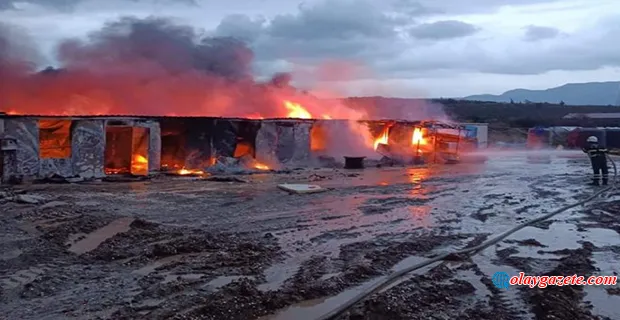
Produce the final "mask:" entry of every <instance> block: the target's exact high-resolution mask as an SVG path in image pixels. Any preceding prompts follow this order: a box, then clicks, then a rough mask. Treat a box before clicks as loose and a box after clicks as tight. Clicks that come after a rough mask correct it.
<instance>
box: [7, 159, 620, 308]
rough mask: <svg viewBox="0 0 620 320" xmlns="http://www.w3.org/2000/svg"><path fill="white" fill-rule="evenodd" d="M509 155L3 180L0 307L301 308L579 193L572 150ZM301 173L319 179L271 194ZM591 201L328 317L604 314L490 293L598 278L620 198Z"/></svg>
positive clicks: (611, 291) (556, 299) (330, 302)
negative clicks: (227, 178) (18, 183)
mask: <svg viewBox="0 0 620 320" xmlns="http://www.w3.org/2000/svg"><path fill="white" fill-rule="evenodd" d="M525 161H526V160H525V157H524V156H501V157H500V156H493V157H491V159H490V160H489V161H488V162H487V163H486V164H477V165H465V164H461V165H457V166H443V167H434V168H396V167H394V168H380V169H375V168H372V169H366V170H363V171H343V170H338V169H321V170H293V171H291V172H288V173H280V174H260V175H252V176H244V177H242V178H243V179H236V180H233V181H232V182H215V181H201V180H195V179H188V178H172V177H162V178H156V179H153V180H150V181H146V182H132V183H105V182H100V183H87V184H79V185H70V184H66V185H59V184H57V185H33V186H30V187H20V188H16V189H6V190H3V191H2V193H1V198H2V200H0V201H2V204H1V207H0V210H1V212H2V214H1V215H0V219H2V221H1V222H0V228H2V237H1V240H0V241H1V246H0V247H1V248H2V250H1V252H0V276H1V277H0V284H1V288H2V291H1V295H0V299H1V302H2V303H0V315H1V316H0V317H4V318H6V319H258V318H260V319H296V320H302V319H315V318H317V317H318V316H320V315H321V314H323V313H325V312H327V311H329V310H330V309H331V308H333V307H335V306H336V305H338V303H342V302H344V301H345V300H347V299H348V298H349V297H351V296H352V295H354V294H355V293H356V292H357V291H355V289H356V288H358V287H359V286H364V285H365V284H367V283H368V282H369V281H373V279H375V278H377V277H379V276H381V275H385V274H386V273H388V272H389V271H390V270H395V269H399V268H404V267H406V266H408V265H411V264H414V263H417V262H419V261H421V260H422V259H424V258H425V257H429V256H432V255H434V254H437V253H442V252H446V251H452V250H455V249H458V248H462V247H464V246H466V245H474V244H477V243H480V242H481V241H483V240H484V239H486V238H487V237H489V236H490V235H491V234H497V233H499V232H501V231H504V230H506V229H508V228H510V227H511V226H513V225H515V224H516V223H519V222H520V221H523V220H526V219H529V218H531V217H533V216H536V215H540V214H543V213H544V212H547V211H549V210H553V209H555V208H557V207H559V206H562V205H564V204H567V203H570V202H573V201H576V200H577V199H581V198H583V197H584V196H587V194H589V193H590V192H592V190H589V189H586V188H584V187H582V184H583V181H582V180H583V179H582V176H579V175H575V174H574V173H575V172H577V173H579V174H586V173H587V172H588V171H587V170H588V169H589V168H588V166H587V163H585V162H584V161H581V160H574V159H569V158H566V157H563V156H554V157H553V163H552V164H530V165H526V162H525ZM244 179H245V180H244ZM246 180H247V182H244V181H246ZM309 181H310V183H315V184H319V185H321V186H323V187H325V188H330V189H329V190H328V191H327V192H324V193H319V194H312V195H288V194H286V193H284V192H283V191H279V190H278V189H277V188H276V184H277V183H282V182H288V183H308V182H309ZM601 201H603V202H599V203H598V204H593V205H591V206H587V207H585V208H578V209H575V210H573V211H572V212H570V213H566V214H563V215H560V216H558V217H556V218H555V220H553V221H550V222H547V223H542V224H539V225H537V226H536V227H531V228H530V227H528V228H526V229H524V230H522V231H520V232H518V233H517V234H515V235H513V236H511V237H510V238H508V239H507V240H505V241H503V242H501V243H500V244H498V245H497V246H494V247H492V248H489V249H487V250H485V251H484V252H482V253H481V254H479V255H477V256H475V257H473V258H471V259H465V260H463V261H451V262H446V263H441V264H436V265H433V266H431V268H427V269H424V270H421V271H420V272H418V273H416V274H414V275H412V276H411V277H409V278H407V279H404V281H402V282H400V283H398V284H397V285H395V286H393V287H391V288H389V289H388V290H385V291H383V292H380V293H378V294H375V295H373V296H371V297H370V298H369V299H367V300H366V301H364V302H362V303H359V304H358V305H356V306H355V308H353V309H351V310H350V311H349V312H348V313H347V314H345V315H344V316H342V317H341V318H342V319H528V318H536V319H550V318H555V319H603V318H607V319H617V318H618V317H620V310H619V309H618V307H617V306H618V305H620V303H618V302H620V298H619V297H618V296H617V294H618V291H619V290H618V288H604V287H556V288H547V289H517V288H511V289H510V290H499V289H496V288H495V287H494V286H493V285H492V283H491V280H490V279H491V277H492V275H493V273H494V272H496V271H505V272H508V273H515V272H518V271H524V272H526V273H528V274H532V275H542V274H550V275H556V274H574V273H577V274H583V275H590V274H601V275H612V274H615V272H617V271H618V267H617V263H615V261H617V258H618V255H619V254H620V238H619V237H618V231H620V220H618V218H617V214H614V212H617V211H618V207H619V204H618V203H620V202H617V201H618V200H615V198H614V197H611V198H608V199H602V200H601ZM261 317H262V318H261Z"/></svg>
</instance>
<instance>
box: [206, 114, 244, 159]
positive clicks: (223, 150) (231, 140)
mask: <svg viewBox="0 0 620 320" xmlns="http://www.w3.org/2000/svg"><path fill="white" fill-rule="evenodd" d="M238 126H239V122H237V121H234V120H225V119H216V120H215V126H214V128H213V135H212V146H213V150H212V151H213V153H214V155H215V156H216V157H232V156H233V155H234V153H235V147H236V146H237V131H238Z"/></svg>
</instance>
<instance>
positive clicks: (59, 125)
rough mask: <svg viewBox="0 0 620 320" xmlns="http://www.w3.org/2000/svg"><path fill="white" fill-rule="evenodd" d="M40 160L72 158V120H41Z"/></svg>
mask: <svg viewBox="0 0 620 320" xmlns="http://www.w3.org/2000/svg"><path fill="white" fill-rule="evenodd" d="M38 122H39V123H38V124H39V158H41V159H67V158H71V124H72V121H71V120H58V119H44V120H39V121H38Z"/></svg>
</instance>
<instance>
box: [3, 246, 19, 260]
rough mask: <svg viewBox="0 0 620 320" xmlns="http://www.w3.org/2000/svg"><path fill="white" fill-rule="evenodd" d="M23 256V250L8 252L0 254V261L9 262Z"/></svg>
mask: <svg viewBox="0 0 620 320" xmlns="http://www.w3.org/2000/svg"><path fill="white" fill-rule="evenodd" d="M21 254H22V250H20V249H15V250H11V251H8V252H3V253H0V260H3V261H7V260H11V259H15V258H17V257H19V256H20V255H21Z"/></svg>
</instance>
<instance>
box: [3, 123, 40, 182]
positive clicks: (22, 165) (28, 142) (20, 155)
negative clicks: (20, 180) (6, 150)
mask: <svg viewBox="0 0 620 320" xmlns="http://www.w3.org/2000/svg"><path fill="white" fill-rule="evenodd" d="M4 126H5V132H6V133H7V134H8V135H10V136H11V137H13V138H15V142H16V144H17V150H16V152H15V165H14V166H5V170H11V167H13V168H14V170H15V172H7V176H14V175H23V176H37V175H38V174H39V168H40V162H39V127H38V125H37V120H36V119H32V118H15V119H5V122H4Z"/></svg>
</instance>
